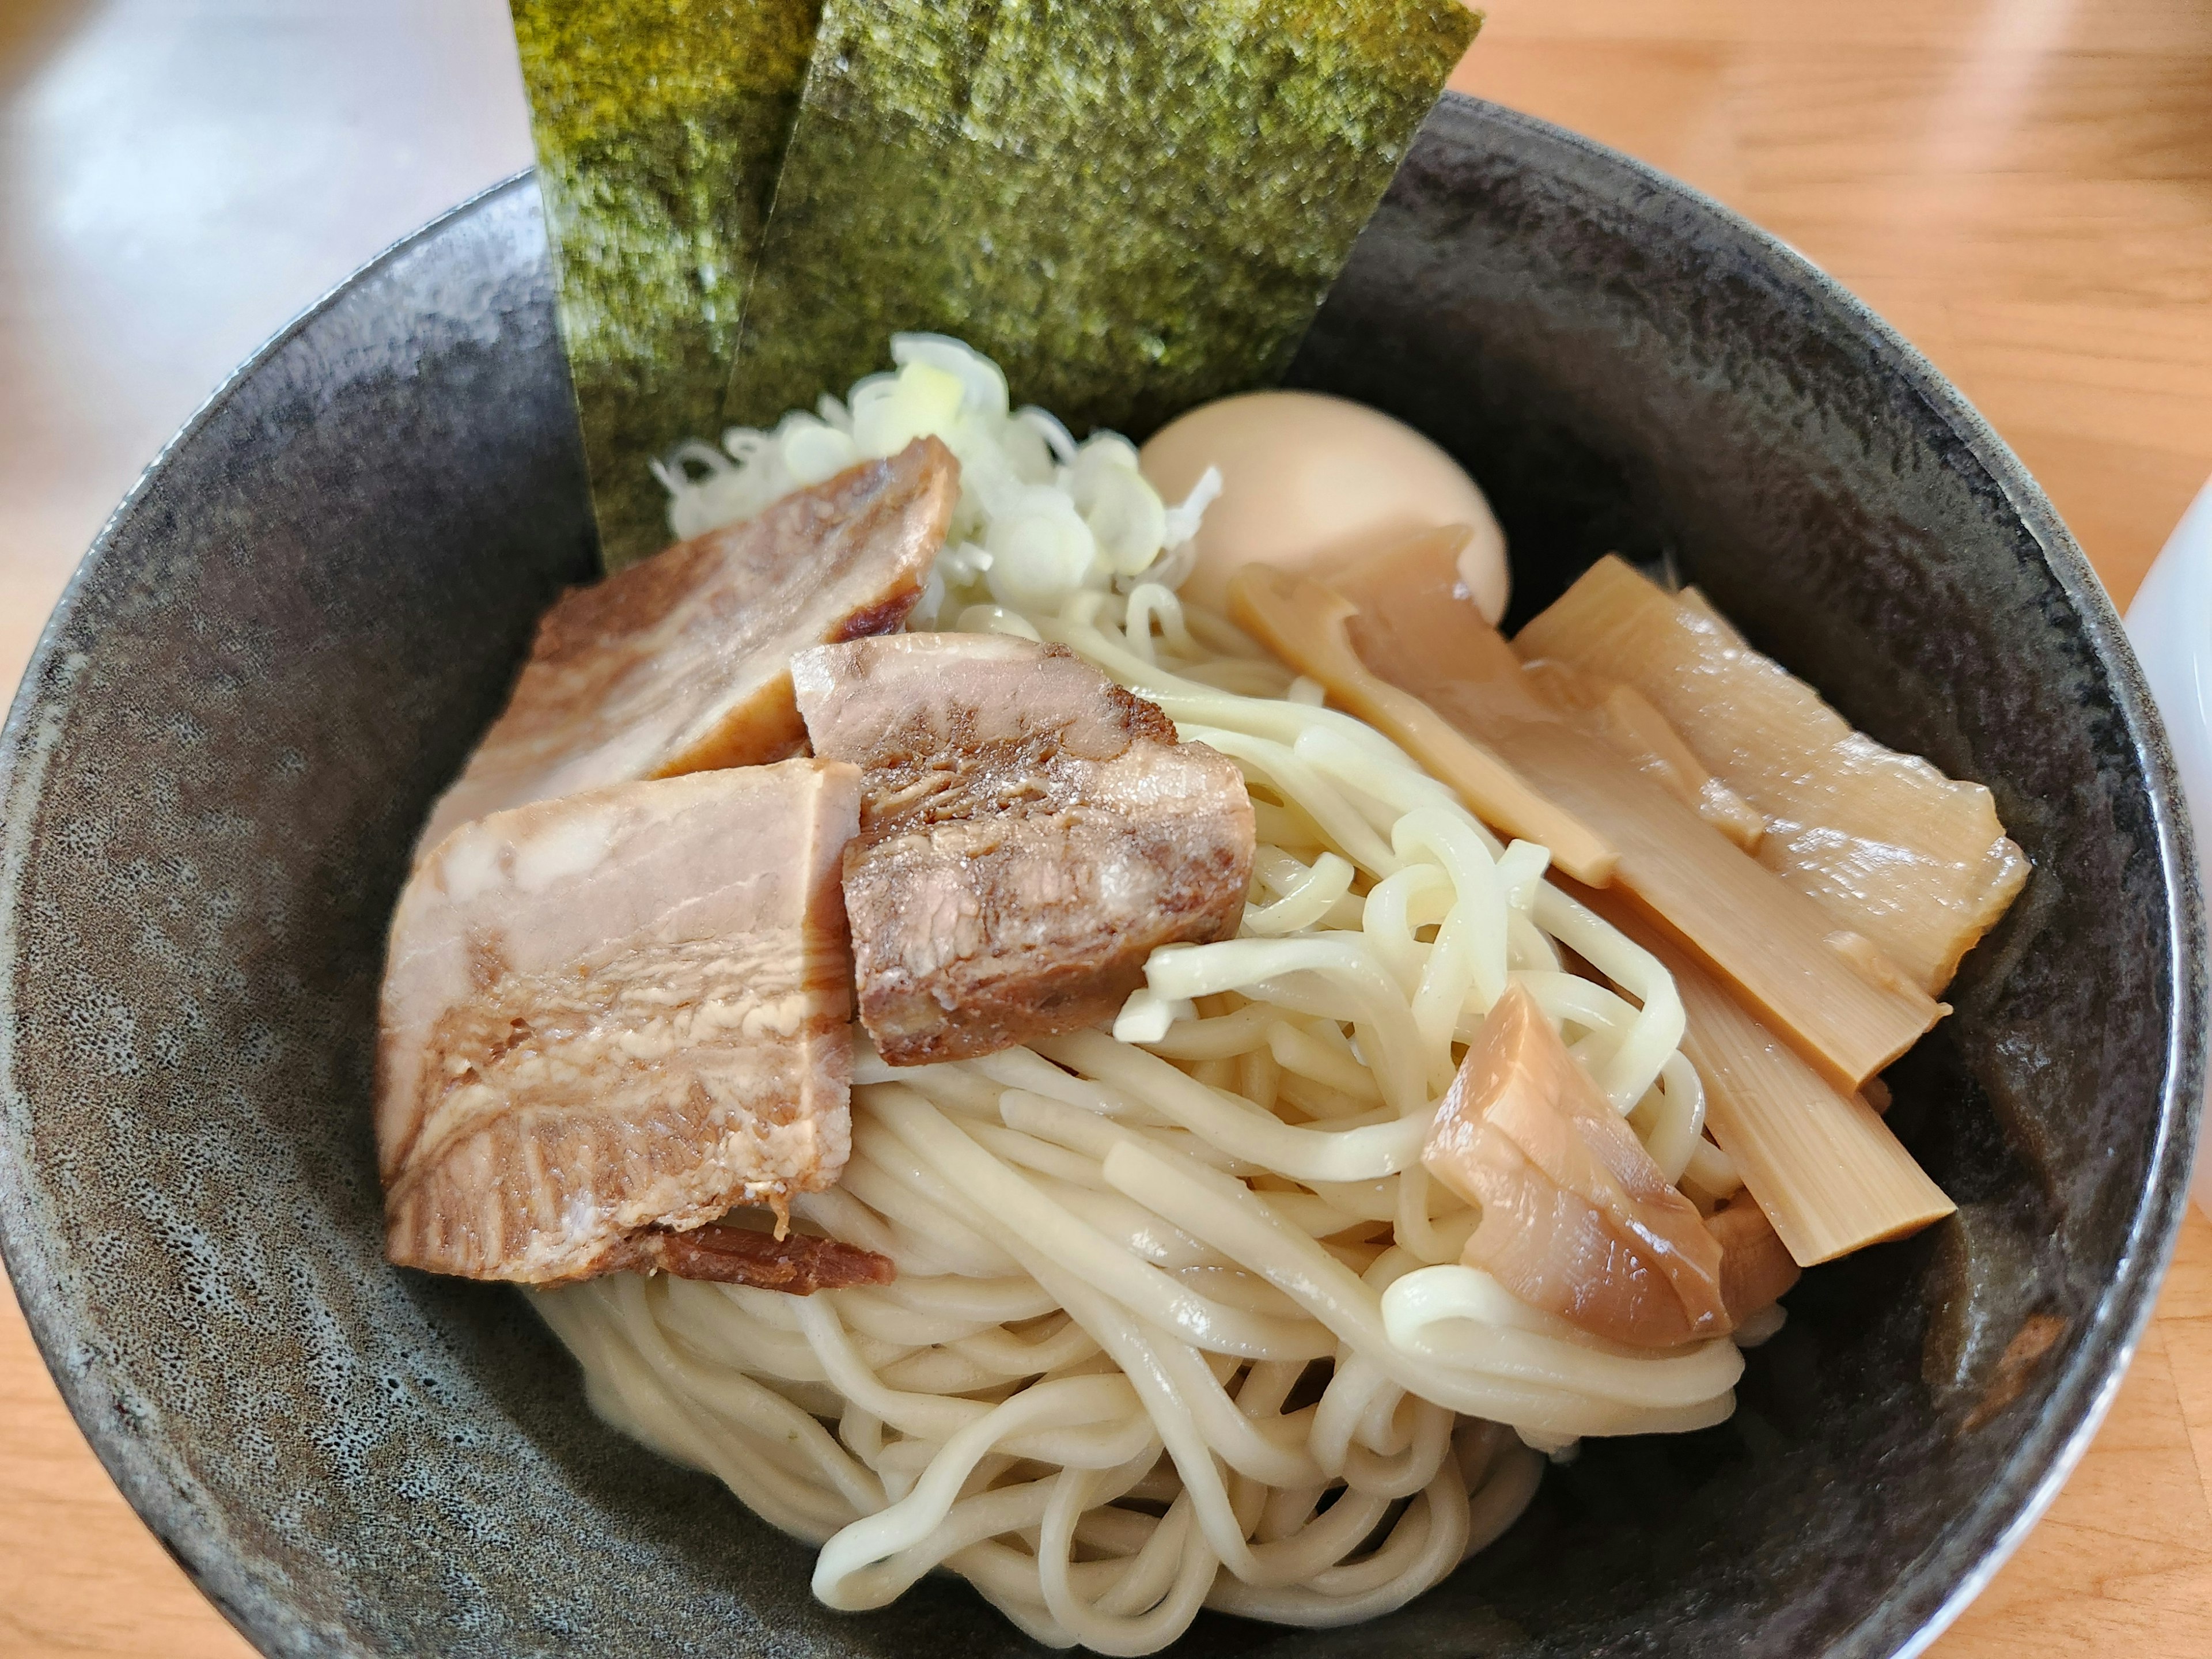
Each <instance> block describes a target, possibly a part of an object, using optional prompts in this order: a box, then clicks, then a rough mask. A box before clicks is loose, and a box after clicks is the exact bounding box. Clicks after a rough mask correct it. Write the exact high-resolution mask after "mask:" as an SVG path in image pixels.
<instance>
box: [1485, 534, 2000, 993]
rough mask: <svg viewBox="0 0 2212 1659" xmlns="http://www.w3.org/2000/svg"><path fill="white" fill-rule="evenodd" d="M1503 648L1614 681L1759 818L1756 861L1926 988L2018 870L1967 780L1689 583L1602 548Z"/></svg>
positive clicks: (1947, 973) (1938, 980)
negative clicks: (1674, 585) (1643, 571)
mask: <svg viewBox="0 0 2212 1659" xmlns="http://www.w3.org/2000/svg"><path fill="white" fill-rule="evenodd" d="M1514 648H1515V649H1516V651H1518V652H1519V653H1520V654H1521V655H1522V658H1524V659H1528V660H1531V661H1556V662H1564V663H1566V664H1568V665H1571V666H1574V667H1577V668H1583V669H1589V670H1594V671H1596V672H1599V673H1602V674H1607V675H1610V676H1612V677H1613V678H1617V679H1621V680H1625V681H1626V682H1627V683H1628V684H1631V685H1632V686H1634V687H1635V688H1636V690H1638V691H1640V692H1641V693H1643V695H1644V696H1645V697H1646V698H1647V699H1649V700H1650V702H1651V703H1652V704H1653V706H1655V707H1656V708H1657V709H1658V710H1659V711H1660V713H1661V714H1664V715H1665V716H1666V717H1667V719H1668V720H1669V721H1671V722H1672V723H1673V724H1674V727H1675V729H1676V730H1677V731H1678V732H1680V734H1681V736H1682V738H1683V740H1684V741H1685V742H1686V743H1687V744H1689V746H1690V749H1691V750H1692V753H1694V754H1695V755H1696V756H1697V757H1698V758H1699V760H1701V761H1702V762H1704V763H1705V765H1707V766H1708V767H1710V768H1711V769H1712V770H1713V772H1714V773H1715V775H1717V776H1718V777H1719V778H1720V779H1721V781H1723V782H1724V783H1726V784H1727V785H1728V786H1729V787H1731V788H1733V789H1735V791H1736V792H1737V793H1739V794H1741V795H1742V796H1743V797H1744V799H1747V800H1748V801H1749V802H1750V803H1751V804H1752V805H1753V806H1755V807H1757V808H1758V809H1759V811H1760V812H1761V813H1763V814H1764V815H1765V817H1766V819H1767V833H1766V835H1765V837H1764V839H1763V840H1762V841H1761V842H1760V843H1759V851H1758V857H1759V862H1760V863H1761V864H1763V865H1765V866H1766V867H1767V868H1768V869H1769V870H1771V871H1772V872H1774V873H1775V874H1776V875H1777V876H1778V877H1779V878H1781V879H1782V880H1783V881H1784V882H1785V883H1787V884H1789V885H1790V886H1791V887H1793V888H1795V889H1796V890H1797V891H1799V892H1801V893H1803V894H1804V895H1805V896H1808V898H1810V899H1812V900H1813V901H1814V903H1816V904H1818V905H1820V908H1822V909H1823V910H1825V911H1826V912H1827V913H1828V915H1830V916H1831V917H1832V918H1833V919H1834V921H1836V923H1837V925H1838V926H1839V927H1848V928H1850V929H1852V930H1854V931H1855V932H1857V933H1863V934H1865V935H1866V936H1867V937H1868V938H1869V939H1872V940H1873V941H1874V942H1875V944H1876V945H1880V946H1881V949H1882V951H1884V952H1885V953H1886V954H1887V955H1888V956H1889V957H1891V959H1892V960H1893V961H1894V962H1895V963H1897V964H1898V965H1899V967H1900V968H1902V969H1904V970H1905V972H1906V973H1908V974H1910V975H1911V976H1912V978H1913V980H1914V981H1915V982H1916V983H1917V984H1918V985H1919V986H1920V987H1922V988H1923V989H1924V990H1925V991H1927V992H1928V993H1929V994H1930V995H1931V996H1932V995H1934V994H1936V993H1938V992H1940V991H1942V988H1943V987H1944V986H1946V985H1947V984H1948V983H1949V982H1950V980H1951V975H1953V973H1954V972H1955V971H1956V970H1957V969H1958V966H1959V958H1960V957H1962V956H1964V955H1965V954H1966V951H1968V950H1969V949H1971V948H1972V945H1973V943H1974V941H1975V940H1976V939H1979V938H1980V937H1981V936H1982V934H1983V933H1984V932H1985V931H1987V930H1988V929H1989V928H1990V927H1992V926H1994V925H1995V924H1996V920H1997V918H1998V917H2000V916H2002V915H2003V914H2004V912H2005V908H2006V907H2007V906H2008V905H2009V904H2010V903H2011V902H2012V900H2013V896H2014V895H2015V894H2016V893H2018V892H2019V891H2020V888H2021V883H2022V882H2024V881H2026V880H2027V858H2026V857H2025V856H2024V855H2023V854H2021V850H2020V848H2018V847H2016V846H2015V845H2014V844H2013V842H2011V841H2010V840H2009V839H2008V838H2007V837H2006V835H2005V832H2004V826H2003V825H2002V824H2001V823H1998V822H1997V815H1996V802H1995V801H1994V800H1993V799H1991V798H1990V792H1989V791H1988V790H1987V789H1984V787H1982V786H1981V785H1979V784H1978V783H1966V782H1961V781H1954V780H1953V779H1950V778H1947V777H1945V776H1944V775H1942V773H1941V772H1939V771H1937V770H1936V769H1935V768H1934V767H1933V766H1931V765H1929V763H1927V762H1926V761H1924V760H1922V759H1920V758H1919V757H1917V756H1913V755H1901V754H1899V753H1897V752H1896V751H1894V750H1889V749H1886V748H1884V747H1883V746H1882V745H1881V744H1878V743H1876V742H1875V741H1874V739H1873V738H1869V737H1867V736H1865V735H1864V734H1863V733H1861V732H1855V731H1853V730H1852V729H1851V726H1850V723H1849V722H1848V721H1847V720H1844V717H1843V716H1842V715H1840V714H1837V713H1836V711H1835V710H1834V709H1832V708H1829V707H1828V705H1827V704H1826V703H1825V702H1821V701H1820V696H1819V694H1817V693H1816V692H1815V691H1814V690H1813V688H1812V687H1811V686H1809V685H1807V684H1805V683H1804V682H1803V681H1802V680H1800V679H1797V678H1795V677H1794V676H1792V675H1791V674H1790V673H1789V672H1788V671H1786V670H1785V669H1784V668H1783V667H1782V666H1781V665H1780V664H1778V663H1777V662H1775V661H1774V660H1773V659H1771V658H1769V657H1765V656H1761V655H1760V654H1759V653H1758V652H1756V651H1753V650H1752V649H1751V648H1750V647H1747V645H1745V643H1744V642H1743V640H1742V637H1741V635H1738V634H1737V633H1736V632H1735V629H1734V628H1732V627H1730V626H1729V624H1728V623H1726V622H1725V621H1723V620H1722V619H1720V618H1719V617H1718V616H1717V614H1716V613H1715V612H1714V611H1712V609H1711V606H1710V605H1707V604H1706V602H1705V599H1704V596H1703V595H1700V594H1684V595H1681V596H1679V597H1678V596H1676V595H1674V594H1671V593H1668V592H1667V591H1666V590H1665V589H1663V588H1662V587H1659V586H1656V585H1655V584H1653V583H1651V582H1650V581H1647V580H1644V577H1642V576H1641V575H1638V574H1637V573H1636V571H1635V570H1634V569H1632V568H1630V567H1629V566H1628V565H1626V564H1625V563H1623V562H1621V561H1620V559H1617V558H1612V557H1607V558H1604V559H1601V560H1599V561H1598V562H1597V563H1596V564H1595V565H1593V566H1592V567H1591V568H1589V570H1587V571H1585V572H1584V573H1583V575H1582V577H1581V579H1580V580H1577V582H1576V583H1575V585H1574V586H1572V587H1571V588H1569V589H1568V590H1567V592H1565V594H1564V595H1563V596H1561V598H1560V599H1558V600H1557V601H1556V602H1555V603H1554V604H1553V605H1552V606H1551V608H1550V609H1549V610H1547V611H1545V612H1544V613H1543V614H1542V615H1541V616H1540V617H1536V618H1535V619H1534V621H1533V622H1531V623H1529V624H1528V626H1527V627H1526V628H1524V629H1522V630H1521V634H1520V636H1519V638H1517V639H1516V641H1514Z"/></svg>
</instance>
